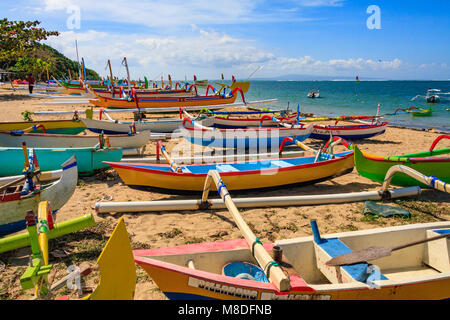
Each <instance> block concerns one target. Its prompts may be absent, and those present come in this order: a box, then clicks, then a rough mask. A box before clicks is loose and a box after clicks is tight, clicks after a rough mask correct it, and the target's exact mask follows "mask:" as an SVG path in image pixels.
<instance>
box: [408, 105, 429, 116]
mask: <svg viewBox="0 0 450 320" xmlns="http://www.w3.org/2000/svg"><path fill="white" fill-rule="evenodd" d="M412 108H413V107H411V108H410V109H408V110H405V111H406V112H408V113H411V114H412V115H413V116H416V117H430V116H432V115H433V109H431V108H430V109H423V108H414V109H412Z"/></svg>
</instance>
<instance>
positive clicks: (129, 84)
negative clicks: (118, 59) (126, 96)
mask: <svg viewBox="0 0 450 320" xmlns="http://www.w3.org/2000/svg"><path fill="white" fill-rule="evenodd" d="M122 64H124V65H125V69H126V70H127V80H128V91H129V92H131V82H130V70H128V63H127V57H123V61H122Z"/></svg>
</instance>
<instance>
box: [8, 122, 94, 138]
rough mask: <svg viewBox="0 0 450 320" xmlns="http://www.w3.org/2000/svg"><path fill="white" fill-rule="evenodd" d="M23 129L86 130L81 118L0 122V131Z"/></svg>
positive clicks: (36, 130)
mask: <svg viewBox="0 0 450 320" xmlns="http://www.w3.org/2000/svg"><path fill="white" fill-rule="evenodd" d="M14 130H23V131H24V132H31V133H54V134H74V135H75V134H79V133H81V132H83V131H84V130H86V126H85V125H84V124H83V122H81V121H80V120H44V121H17V122H0V131H14Z"/></svg>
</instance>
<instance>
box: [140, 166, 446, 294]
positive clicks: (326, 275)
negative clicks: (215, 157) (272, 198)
mask: <svg viewBox="0 0 450 320" xmlns="http://www.w3.org/2000/svg"><path fill="white" fill-rule="evenodd" d="M401 169H402V168H397V169H396V170H401ZM410 170H411V169H410ZM393 171H394V170H393ZM411 174H412V175H414V176H417V177H418V178H419V179H422V178H424V177H422V176H421V174H420V173H414V172H411ZM212 180H214V184H215V186H216V189H217V190H219V195H220V197H221V200H222V201H223V202H224V203H225V205H226V207H227V208H228V210H229V212H230V213H231V214H232V216H233V218H234V220H235V221H236V224H237V225H238V227H239V229H240V230H241V232H242V233H243V236H244V238H245V240H231V241H218V242H211V243H199V244H190V245H183V246H178V247H173V248H160V249H149V250H135V251H133V253H134V259H135V261H136V263H137V264H139V265H140V266H141V267H142V268H143V269H144V270H145V271H146V272H147V273H148V274H149V275H150V277H151V278H152V280H153V281H154V282H155V283H156V284H157V285H158V287H159V288H160V289H161V290H162V291H163V292H164V294H165V295H166V296H167V297H168V298H169V299H184V300H186V299H197V300H198V299H224V300H225V299H245V300H269V299H284V300H331V299H333V300H335V299H336V300H351V299H357V300H365V299H371V300H374V299H378V300H381V299H388V300H393V299H403V300H404V299H448V298H449V297H450V263H449V261H450V258H449V252H450V251H449V249H448V248H449V241H448V240H446V238H447V236H450V223H449V222H448V221H445V222H438V223H426V224H415V225H406V226H398V227H389V228H379V229H371V230H363V231H353V232H346V233H338V234H330V235H327V236H324V237H323V236H321V235H320V233H319V229H318V227H317V224H316V222H315V220H313V221H311V227H312V231H313V236H310V237H303V238H296V239H286V240H280V241H277V242H275V243H273V244H262V243H261V241H260V240H259V239H258V238H257V237H256V236H255V235H254V234H253V232H252V231H251V230H250V229H249V228H248V226H247V225H246V223H245V221H244V220H243V219H242V217H241V216H240V214H239V211H238V210H237V207H236V205H235V204H234V202H233V200H232V198H231V196H230V195H229V193H228V190H227V188H226V187H225V185H224V184H223V182H222V180H221V178H220V175H219V173H218V172H217V171H210V172H209V174H208V178H207V179H206V181H205V188H204V192H203V195H202V202H206V200H207V198H208V194H209V189H210V185H211V183H212ZM388 185H389V181H388V182H387V183H386V187H387V186H388ZM435 185H436V184H435ZM440 187H441V184H438V189H439V188H440ZM449 191H450V190H448V191H447V192H449ZM439 234H446V235H447V236H445V237H444V236H442V237H436V235H439ZM405 239H416V240H418V243H420V245H415V246H407V249H403V250H398V251H397V252H396V253H393V254H392V255H390V256H385V257H383V258H382V259H377V260H374V261H373V263H368V262H365V261H363V262H359V263H357V264H354V265H350V266H340V265H338V266H329V265H327V262H329V261H331V259H333V258H336V257H338V256H341V255H344V254H347V253H349V252H352V251H354V250H360V249H362V248H366V247H368V246H370V245H373V244H377V245H386V246H392V245H398V244H402V243H404V242H405ZM437 239H439V240H437ZM432 240H435V241H432ZM405 248H406V247H405ZM270 250H272V255H270V254H269V253H268V251H270ZM393 287H395V290H392V288H393Z"/></svg>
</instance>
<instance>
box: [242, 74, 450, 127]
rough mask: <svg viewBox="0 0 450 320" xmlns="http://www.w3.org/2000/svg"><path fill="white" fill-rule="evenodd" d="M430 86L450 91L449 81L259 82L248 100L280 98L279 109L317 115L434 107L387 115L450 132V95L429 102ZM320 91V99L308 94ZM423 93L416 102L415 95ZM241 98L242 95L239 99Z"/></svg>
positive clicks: (402, 122)
mask: <svg viewBox="0 0 450 320" xmlns="http://www.w3.org/2000/svg"><path fill="white" fill-rule="evenodd" d="M429 88H432V89H440V90H441V92H443V93H445V92H450V81H360V82H356V81H260V80H254V81H251V82H250V90H249V91H248V92H247V93H246V94H245V99H246V100H247V101H254V100H264V99H273V98H277V99H278V102H277V103H276V104H274V105H273V106H272V108H276V109H286V108H287V107H288V106H289V109H291V110H296V108H297V104H299V105H300V111H301V112H304V113H306V112H310V113H314V115H315V116H344V115H345V116H351V115H353V116H354V115H375V114H376V112H377V106H378V104H381V109H380V115H382V114H387V113H393V112H395V110H396V109H398V108H402V109H406V108H408V107H410V106H415V107H422V108H424V109H428V108H430V107H431V108H432V109H433V115H432V116H431V117H417V116H413V115H412V114H409V113H403V114H398V115H395V116H385V119H386V120H389V121H390V123H391V124H392V125H394V126H403V127H408V128H418V129H430V128H435V129H437V130H438V131H441V132H450V95H447V98H446V99H445V98H444V96H441V102H440V103H432V104H430V103H426V101H425V95H426V92H427V90H428V89H429ZM313 90H320V98H318V99H310V98H307V96H306V95H307V94H308V92H310V91H313ZM417 95H420V97H417V98H416V99H414V100H413V101H411V100H412V99H413V98H414V97H416V96H417ZM238 101H240V98H238Z"/></svg>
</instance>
